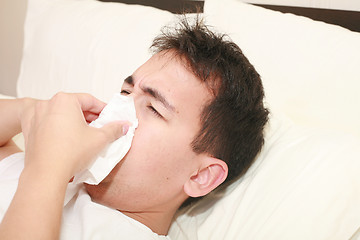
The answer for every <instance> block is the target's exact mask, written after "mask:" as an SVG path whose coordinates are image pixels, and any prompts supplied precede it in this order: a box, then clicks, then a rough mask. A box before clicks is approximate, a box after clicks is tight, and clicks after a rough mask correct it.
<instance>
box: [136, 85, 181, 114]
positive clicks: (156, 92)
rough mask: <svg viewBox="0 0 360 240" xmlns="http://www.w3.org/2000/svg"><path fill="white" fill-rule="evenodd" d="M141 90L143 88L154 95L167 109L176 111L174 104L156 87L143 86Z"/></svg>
mask: <svg viewBox="0 0 360 240" xmlns="http://www.w3.org/2000/svg"><path fill="white" fill-rule="evenodd" d="M141 90H143V91H144V92H145V93H148V94H150V95H151V96H153V97H154V98H155V99H156V100H158V101H160V102H161V103H162V104H163V105H164V106H165V107H166V108H167V109H169V110H171V111H173V112H176V109H175V107H174V106H173V105H171V104H170V103H169V102H168V101H167V100H166V98H165V97H164V96H163V95H162V94H161V93H160V92H159V91H157V90H156V89H153V88H150V87H143V88H142V89H141Z"/></svg>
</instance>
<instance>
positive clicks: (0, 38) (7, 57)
mask: <svg viewBox="0 0 360 240" xmlns="http://www.w3.org/2000/svg"><path fill="white" fill-rule="evenodd" d="M103 1H107V0H103ZM134 1H135V0H124V1H123V2H127V3H129V2H134ZM159 1H160V2H161V1H162V2H164V1H165V2H166V4H172V3H173V4H178V3H179V1H180V0H143V1H142V2H144V3H150V2H154V3H156V2H159ZM194 1H196V0H194ZM219 1H221V0H219ZM138 2H140V3H141V0H138ZM246 2H250V3H256V4H271V5H287V6H299V7H310V8H326V9H341V10H350V11H360V0H246ZM155 6H156V4H155ZM26 8H27V0H0V94H6V95H10V96H16V81H17V77H18V75H19V70H20V63H21V55H22V48H23V37H24V33H23V28H24V21H25V14H26Z"/></svg>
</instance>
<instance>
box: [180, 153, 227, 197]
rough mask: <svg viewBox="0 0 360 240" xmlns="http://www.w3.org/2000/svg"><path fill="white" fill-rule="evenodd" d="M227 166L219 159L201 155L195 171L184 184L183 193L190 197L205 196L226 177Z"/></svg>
mask: <svg viewBox="0 0 360 240" xmlns="http://www.w3.org/2000/svg"><path fill="white" fill-rule="evenodd" d="M227 174H228V167H227V165H226V163H225V162H224V161H222V160H220V159H217V158H213V157H209V156H202V164H201V166H200V168H199V169H198V171H197V172H194V174H193V175H192V176H191V177H190V179H188V181H187V182H186V183H185V185H184V191H185V193H186V194H187V195H188V196H190V197H200V196H205V195H206V194H208V193H209V192H211V191H212V190H214V189H215V188H216V187H217V186H219V185H220V184H221V183H222V182H224V180H225V179H226V177H227Z"/></svg>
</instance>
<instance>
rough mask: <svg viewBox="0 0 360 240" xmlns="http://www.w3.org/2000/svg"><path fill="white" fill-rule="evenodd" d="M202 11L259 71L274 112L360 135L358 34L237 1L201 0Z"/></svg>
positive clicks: (303, 121) (322, 126) (359, 38)
mask: <svg viewBox="0 0 360 240" xmlns="http://www.w3.org/2000/svg"><path fill="white" fill-rule="evenodd" d="M204 12H205V15H207V22H208V23H209V24H210V25H212V26H214V27H215V28H216V29H218V30H220V31H221V32H226V33H228V34H229V35H230V36H231V38H232V40H234V41H235V42H236V43H237V44H238V45H239V46H240V48H241V49H242V50H243V51H244V53H245V55H246V56H247V57H248V58H249V60H250V61H251V62H252V63H253V64H254V66H255V68H256V69H257V70H258V71H259V73H260V75H261V76H262V79H263V83H264V87H265V93H266V98H267V102H268V103H269V105H270V107H271V109H272V110H273V111H277V110H279V111H281V112H285V113H286V114H287V115H288V116H289V117H290V118H291V119H292V120H293V121H294V122H295V123H299V124H302V125H307V126H316V127H320V128H332V129H334V128H335V129H338V130H341V131H347V132H350V133H353V134H357V135H358V136H360V107H359V104H360V94H359V90H360V67H359V66H360V34H359V33H355V32H351V31H349V30H347V29H344V28H341V27H338V26H335V25H330V24H325V23H323V22H317V21H313V20H311V19H308V18H305V17H299V16H295V15H292V14H283V13H280V12H276V11H271V10H267V9H264V8H261V7H257V6H253V5H250V4H245V3H243V2H241V1H240V0H221V1H219V0H206V2H205V6H204Z"/></svg>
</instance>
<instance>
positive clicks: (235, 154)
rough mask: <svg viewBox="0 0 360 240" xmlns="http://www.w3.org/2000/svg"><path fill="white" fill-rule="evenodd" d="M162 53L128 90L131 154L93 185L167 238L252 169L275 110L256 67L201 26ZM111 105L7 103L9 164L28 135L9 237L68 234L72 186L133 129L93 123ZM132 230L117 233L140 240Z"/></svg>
mask: <svg viewBox="0 0 360 240" xmlns="http://www.w3.org/2000/svg"><path fill="white" fill-rule="evenodd" d="M152 48H153V49H154V52H155V54H154V55H153V57H152V58H151V59H150V60H148V61H147V62H146V63H145V64H144V65H142V66H141V67H140V68H139V69H137V70H136V71H135V72H134V73H133V75H132V76H130V77H128V78H127V79H126V80H125V82H124V85H123V87H122V90H121V93H122V94H123V95H130V96H132V97H133V98H134V102H135V108H136V113H137V117H138V120H139V126H138V128H137V130H136V131H135V136H134V139H133V142H132V146H131V149H130V151H129V152H128V154H127V155H126V156H125V158H124V159H123V160H122V161H121V162H120V163H119V164H118V165H117V166H116V167H115V168H114V169H113V170H112V172H111V173H110V174H109V175H108V176H107V177H106V178H105V179H104V180H103V181H102V182H101V183H100V184H99V185H85V188H86V192H87V194H88V195H89V196H90V197H91V200H92V201H93V202H96V203H98V204H101V205H103V206H107V207H109V209H111V210H108V211H111V212H112V213H114V212H116V215H121V216H123V215H124V216H127V217H129V219H132V220H136V221H137V222H138V223H141V224H143V225H145V226H147V227H148V228H150V229H151V230H152V232H153V233H156V234H158V235H159V237H160V236H162V237H164V235H166V234H167V232H168V229H169V227H170V224H171V221H172V218H173V216H174V214H175V212H176V211H177V210H178V209H179V207H181V206H182V205H183V206H184V205H187V204H189V203H191V202H192V201H195V200H196V199H198V198H199V197H202V196H205V195H206V194H208V193H209V192H211V191H212V190H214V189H215V188H217V187H218V186H219V185H220V184H222V183H224V181H225V179H226V181H227V182H228V183H230V182H231V181H233V180H234V179H236V178H238V177H240V176H241V175H242V174H244V173H245V172H246V170H247V169H248V168H249V167H250V165H251V163H252V162H253V160H254V158H255V156H256V155H257V153H258V152H259V151H260V149H261V147H262V144H263V128H264V125H265V124H266V122H267V115H268V111H267V110H266V109H265V108H264V106H263V97H264V93H263V88H262V84H261V80H260V77H259V75H258V74H257V72H256V71H255V69H254V68H253V66H252V65H251V64H250V63H249V62H248V60H247V59H246V57H245V56H244V55H243V54H242V52H241V50H240V49H239V48H238V47H237V46H236V45H235V44H234V43H232V42H230V41H228V40H226V39H225V36H222V35H216V34H214V33H212V32H211V31H209V30H208V29H207V28H206V26H205V25H203V24H202V23H201V21H199V20H198V21H197V22H196V23H195V24H194V25H189V24H188V23H187V22H186V21H183V22H182V23H181V27H180V28H178V29H175V30H174V31H169V32H164V33H163V34H162V35H160V36H159V37H158V38H156V39H155V40H154V43H153V46H152ZM103 107H104V104H103V103H101V102H100V101H98V100H96V99H94V98H93V97H91V96H89V95H86V94H64V93H61V94H58V95H56V96H55V97H54V98H53V99H51V100H50V101H36V100H33V99H17V100H12V101H3V102H2V103H1V108H0V109H1V110H0V111H1V112H2V113H5V112H6V113H7V115H6V117H5V118H3V119H1V124H0V126H1V132H2V133H3V132H4V134H2V135H1V139H0V145H1V146H2V148H1V150H0V151H1V152H0V157H1V158H6V161H7V162H8V161H9V157H8V156H9V155H11V154H13V153H16V152H18V151H19V150H18V149H17V147H16V146H14V145H13V144H12V143H11V137H12V136H14V135H15V134H16V133H18V132H20V131H21V130H22V131H23V133H24V136H25V139H26V153H25V167H24V170H23V171H22V173H21V175H20V179H19V185H18V188H17V190H16V193H15V196H14V199H13V200H12V202H11V204H10V206H9V209H8V211H7V213H6V215H5V216H4V219H3V222H2V223H1V226H0V238H1V239H6V237H7V238H8V239H14V238H16V239H19V238H21V237H23V238H26V239H32V238H34V239H39V238H40V237H42V238H44V239H49V238H57V237H58V236H59V234H60V233H59V232H60V225H61V224H60V223H61V214H62V204H63V201H64V195H65V192H66V186H67V182H68V180H69V179H70V178H71V177H72V176H73V175H74V174H76V173H77V172H79V171H80V170H82V169H83V168H84V167H85V166H86V164H88V163H89V162H90V161H91V160H92V159H93V158H94V157H95V156H96V155H97V154H98V153H99V152H100V151H101V150H102V149H103V148H104V147H105V146H106V145H107V144H108V143H110V142H111V141H114V140H115V139H116V138H118V137H121V136H122V135H123V134H125V133H126V131H127V129H128V126H127V123H124V122H120V123H112V124H110V125H107V126H104V127H103V128H102V129H94V128H91V127H89V126H88V125H87V124H86V122H90V121H92V120H94V119H96V117H97V116H98V114H99V113H100V111H101V110H102V108H103ZM1 115H2V116H4V114H1ZM7 157H8V158H7ZM10 158H11V157H10ZM0 163H1V162H0ZM0 167H1V165H0ZM0 169H1V168H0ZM34 189H36V190H37V191H36V192H35V191H34ZM80 197H82V196H80ZM74 201H75V200H74ZM76 201H77V200H76ZM92 204H95V203H92ZM115 210H117V211H115ZM34 213H37V215H36V217H34V216H35V215H34ZM64 214H65V215H66V213H65V212H64ZM20 216H21V217H20ZM66 221H67V218H64V220H63V223H62V225H63V226H64V225H66ZM109 222H110V221H109ZM63 228H64V227H63ZM129 228H131V227H129ZM19 229H21V231H19ZM34 229H36V230H34ZM134 229H136V228H134ZM61 231H63V230H61ZM64 231H66V229H65V230H64ZM124 231H125V230H124ZM133 232H135V230H134V231H133ZM126 234H129V233H126ZM126 234H124V235H121V234H120V235H117V236H118V237H119V238H121V237H123V238H126V239H130V238H129V236H127V235H126ZM134 234H136V232H135V233H134ZM60 236H62V237H63V236H64V235H60ZM134 236H135V235H132V236H131V237H134ZM139 236H140V235H139ZM141 236H145V235H141ZM139 238H140V237H136V236H135V237H134V239H139ZM144 239H146V238H145V237H144Z"/></svg>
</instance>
